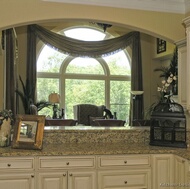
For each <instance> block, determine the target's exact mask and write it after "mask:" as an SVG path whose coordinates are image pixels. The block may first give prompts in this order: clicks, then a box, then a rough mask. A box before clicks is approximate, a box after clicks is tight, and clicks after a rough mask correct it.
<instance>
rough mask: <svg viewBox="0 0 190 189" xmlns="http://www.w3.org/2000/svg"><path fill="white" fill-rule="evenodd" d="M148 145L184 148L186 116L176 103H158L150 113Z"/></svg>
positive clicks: (185, 145)
mask: <svg viewBox="0 0 190 189" xmlns="http://www.w3.org/2000/svg"><path fill="white" fill-rule="evenodd" d="M150 145H155V146H169V147H181V148H186V147H187V144H186V117H185V115H184V110H183V107H182V106H181V105H180V104H177V103H171V102H170V103H159V104H158V105H156V106H155V108H154V110H153V112H152V114H151V125H150Z"/></svg>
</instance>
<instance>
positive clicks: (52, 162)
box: [39, 157, 95, 169]
mask: <svg viewBox="0 0 190 189" xmlns="http://www.w3.org/2000/svg"><path fill="white" fill-rule="evenodd" d="M74 167H80V168H93V167H95V158H93V157H81V158H78V157H77V158H74V157H70V158H69V157H66V158H65V157H40V158H39V168H40V169H63V168H67V169H68V168H74Z"/></svg>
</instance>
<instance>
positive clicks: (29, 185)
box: [0, 157, 35, 189]
mask: <svg viewBox="0 0 190 189" xmlns="http://www.w3.org/2000/svg"><path fill="white" fill-rule="evenodd" d="M0 188H2V189H35V172H34V158H26V157H17V158H13V157H11V158H9V157H6V158H3V157H2V158H0Z"/></svg>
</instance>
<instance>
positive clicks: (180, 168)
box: [174, 156, 190, 189]
mask: <svg viewBox="0 0 190 189" xmlns="http://www.w3.org/2000/svg"><path fill="white" fill-rule="evenodd" d="M187 175H188V163H187V160H185V159H184V158H181V157H179V156H175V157H174V182H175V183H174V184H175V185H174V186H175V187H174V188H175V189H185V188H187V185H188V182H187ZM189 187H190V185H189Z"/></svg>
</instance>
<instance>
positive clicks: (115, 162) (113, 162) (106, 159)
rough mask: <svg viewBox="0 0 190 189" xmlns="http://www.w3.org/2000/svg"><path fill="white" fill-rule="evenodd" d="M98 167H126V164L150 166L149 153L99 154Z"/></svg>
mask: <svg viewBox="0 0 190 189" xmlns="http://www.w3.org/2000/svg"><path fill="white" fill-rule="evenodd" d="M98 162H99V163H98V165H99V167H106V168H108V167H116V166H119V167H122V166H123V167H126V166H150V156H149V155H145V156H144V155H142V156H141V155H140V156H139V155H138V156H100V157H98Z"/></svg>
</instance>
